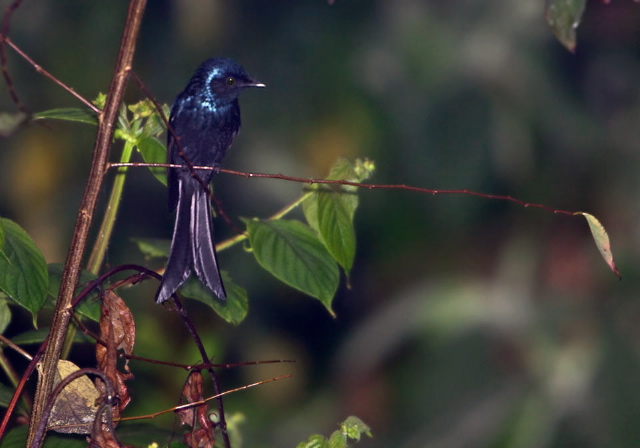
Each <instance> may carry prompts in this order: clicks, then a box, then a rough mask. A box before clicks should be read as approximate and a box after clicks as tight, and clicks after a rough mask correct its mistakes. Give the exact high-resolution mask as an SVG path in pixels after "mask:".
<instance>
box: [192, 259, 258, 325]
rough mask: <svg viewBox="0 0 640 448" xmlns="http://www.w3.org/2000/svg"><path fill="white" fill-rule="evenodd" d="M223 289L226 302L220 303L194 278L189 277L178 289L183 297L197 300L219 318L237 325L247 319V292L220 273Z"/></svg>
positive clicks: (226, 275)
mask: <svg viewBox="0 0 640 448" xmlns="http://www.w3.org/2000/svg"><path fill="white" fill-rule="evenodd" d="M220 274H221V275H222V281H223V283H224V289H225V291H226V292H227V300H225V301H222V300H220V299H218V298H217V297H216V296H214V295H213V294H212V293H211V292H210V291H209V290H208V289H206V288H205V287H204V286H203V285H202V283H200V282H199V281H198V279H196V278H195V277H193V276H192V277H190V278H189V279H188V280H187V281H186V282H185V283H184V285H183V286H182V287H181V288H180V292H181V293H182V295H183V296H185V297H188V298H190V299H194V300H198V301H199V302H202V303H204V304H205V305H208V306H210V307H211V308H213V310H214V311H215V312H216V313H218V315H219V316H220V317H222V318H223V319H224V320H226V321H227V322H229V323H230V324H233V325H238V324H239V323H240V322H242V321H243V320H244V318H245V317H247V312H248V311H249V298H248V296H247V290H246V289H244V288H243V287H242V286H240V285H238V284H236V283H234V282H233V280H231V277H229V275H228V274H227V273H226V272H225V271H222V272H220Z"/></svg>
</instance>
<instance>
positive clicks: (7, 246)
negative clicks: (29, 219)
mask: <svg viewBox="0 0 640 448" xmlns="http://www.w3.org/2000/svg"><path fill="white" fill-rule="evenodd" d="M0 223H2V226H3V227H4V244H3V252H4V255H5V256H4V257H0V290H2V291H3V292H4V293H6V294H7V295H8V296H9V297H11V298H12V299H13V300H15V301H16V303H18V304H19V305H21V306H23V307H24V308H26V309H27V310H29V311H30V312H31V314H32V315H33V317H34V321H35V315H36V313H37V312H38V311H39V310H40V308H42V305H43V304H44V302H45V300H46V298H47V288H48V286H49V275H48V273H47V263H46V262H45V260H44V257H43V256H42V253H41V252H40V249H38V247H37V246H36V245H35V244H34V242H33V241H32V240H31V238H29V235H27V233H26V232H25V231H24V230H22V228H20V226H19V225H18V224H16V223H15V222H13V221H11V220H9V219H6V218H0Z"/></svg>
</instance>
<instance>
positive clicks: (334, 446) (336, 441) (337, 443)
mask: <svg viewBox="0 0 640 448" xmlns="http://www.w3.org/2000/svg"><path fill="white" fill-rule="evenodd" d="M328 445H329V448H347V437H346V436H345V435H344V434H342V433H341V432H340V431H334V432H333V434H331V437H329V444H328Z"/></svg>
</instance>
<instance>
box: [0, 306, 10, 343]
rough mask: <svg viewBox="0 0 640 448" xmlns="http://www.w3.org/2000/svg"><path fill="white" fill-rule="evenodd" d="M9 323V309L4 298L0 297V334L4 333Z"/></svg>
mask: <svg viewBox="0 0 640 448" xmlns="http://www.w3.org/2000/svg"><path fill="white" fill-rule="evenodd" d="M10 323H11V308H9V303H8V301H7V299H6V298H4V297H0V334H2V333H4V330H6V329H7V327H8V326H9V324H10Z"/></svg>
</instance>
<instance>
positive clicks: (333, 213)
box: [307, 191, 358, 276]
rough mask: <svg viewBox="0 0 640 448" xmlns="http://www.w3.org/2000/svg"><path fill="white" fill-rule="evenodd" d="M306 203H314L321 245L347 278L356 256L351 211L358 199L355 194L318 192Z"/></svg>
mask: <svg viewBox="0 0 640 448" xmlns="http://www.w3.org/2000/svg"><path fill="white" fill-rule="evenodd" d="M344 195H350V196H352V198H351V199H355V205H354V206H351V205H350V204H348V203H349V202H351V203H352V204H353V202H354V201H352V200H351V201H349V200H346V199H345V198H344ZM314 196H315V197H314V198H313V199H311V200H310V201H307V202H310V203H312V202H316V207H317V212H316V213H317V220H318V222H317V225H318V231H319V234H320V239H321V240H322V243H323V244H324V246H325V247H326V248H327V250H328V251H329V253H330V254H331V255H332V256H333V258H334V259H335V260H336V261H337V262H338V264H340V266H342V269H344V271H345V274H346V275H347V276H348V275H349V272H350V271H351V268H352V267H353V260H354V258H355V256H356V232H355V229H354V227H353V211H354V210H355V207H356V206H357V200H358V197H357V196H356V195H355V193H351V194H350V193H344V194H342V193H333V192H322V191H319V192H317V193H315V194H314Z"/></svg>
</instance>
